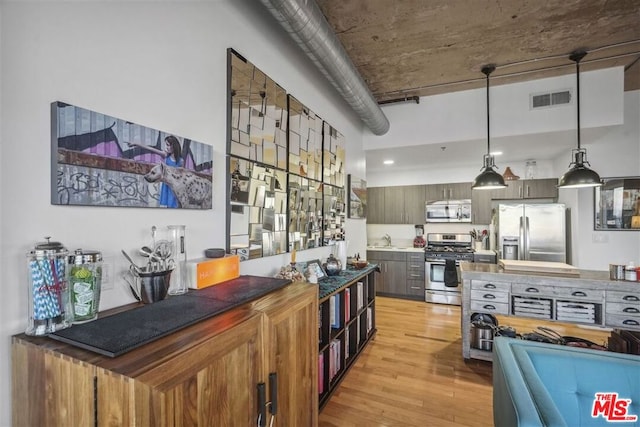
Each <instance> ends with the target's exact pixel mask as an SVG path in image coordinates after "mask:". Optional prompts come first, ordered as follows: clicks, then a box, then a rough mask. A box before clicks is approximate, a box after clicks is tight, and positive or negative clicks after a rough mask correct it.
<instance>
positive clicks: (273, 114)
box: [227, 49, 346, 261]
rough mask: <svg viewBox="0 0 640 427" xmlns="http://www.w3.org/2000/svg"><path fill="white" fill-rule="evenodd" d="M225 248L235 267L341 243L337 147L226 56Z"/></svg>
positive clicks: (307, 113) (267, 82)
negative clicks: (235, 261)
mask: <svg viewBox="0 0 640 427" xmlns="http://www.w3.org/2000/svg"><path fill="white" fill-rule="evenodd" d="M227 59H228V62H227V66H228V73H229V74H228V80H227V82H228V88H227V89H228V97H227V105H228V113H227V118H228V121H229V123H228V127H227V138H228V145H227V155H228V162H227V182H228V187H227V191H228V202H229V209H228V212H227V232H228V234H227V249H228V251H229V252H232V253H237V254H239V255H240V259H241V260H242V261H244V260H249V259H255V258H260V257H265V256H271V255H277V254H281V253H284V252H287V251H293V250H296V251H300V250H305V249H311V248H317V247H320V246H323V245H333V244H335V243H336V242H337V241H339V240H344V238H345V236H344V218H345V214H346V199H345V196H346V194H345V184H346V182H345V180H346V175H345V172H344V168H345V140H344V137H343V136H342V134H341V133H340V132H338V131H337V130H336V129H334V128H333V127H332V126H331V125H330V124H328V123H327V122H325V121H323V120H322V119H321V118H320V117H319V116H318V115H317V114H316V113H315V112H313V111H312V110H311V109H310V108H308V107H307V106H306V105H305V104H304V103H303V102H302V101H300V100H298V99H297V98H295V97H294V96H292V95H289V94H287V93H286V91H285V89H284V88H283V87H281V86H279V85H278V84H276V83H275V81H274V80H272V79H271V78H270V77H269V76H267V75H266V74H265V73H263V72H262V71H260V70H259V69H258V68H257V67H255V66H254V65H253V64H251V63H250V62H249V61H247V60H246V59H245V58H244V57H242V55H240V54H238V53H237V52H235V51H234V50H233V49H228V58H227Z"/></svg>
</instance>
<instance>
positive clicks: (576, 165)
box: [558, 150, 602, 188]
mask: <svg viewBox="0 0 640 427" xmlns="http://www.w3.org/2000/svg"><path fill="white" fill-rule="evenodd" d="M574 156H575V161H573V162H572V163H571V164H572V165H573V167H572V168H571V169H569V170H568V171H567V173H565V174H564V175H562V177H560V181H559V182H558V187H561V188H585V187H599V186H601V185H602V180H601V179H600V175H598V174H597V173H596V172H595V171H594V170H592V169H589V168H588V167H586V166H585V165H584V164H585V163H587V164H589V162H587V160H586V156H587V152H586V151H585V150H574Z"/></svg>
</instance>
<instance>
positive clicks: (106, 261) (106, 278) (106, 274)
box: [101, 257, 113, 291]
mask: <svg viewBox="0 0 640 427" xmlns="http://www.w3.org/2000/svg"><path fill="white" fill-rule="evenodd" d="M101 289H102V290H103V291H108V290H110V289H113V259H111V258H110V257H103V259H102V282H101Z"/></svg>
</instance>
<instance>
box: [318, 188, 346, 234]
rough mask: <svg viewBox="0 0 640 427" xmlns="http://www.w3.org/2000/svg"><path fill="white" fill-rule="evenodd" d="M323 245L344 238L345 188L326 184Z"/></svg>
mask: <svg viewBox="0 0 640 427" xmlns="http://www.w3.org/2000/svg"><path fill="white" fill-rule="evenodd" d="M323 196H324V221H323V245H324V246H328V245H334V244H336V242H338V241H340V240H344V237H345V236H344V220H345V215H346V211H345V203H344V200H345V198H344V196H345V190H344V188H340V187H335V186H332V185H324V192H323Z"/></svg>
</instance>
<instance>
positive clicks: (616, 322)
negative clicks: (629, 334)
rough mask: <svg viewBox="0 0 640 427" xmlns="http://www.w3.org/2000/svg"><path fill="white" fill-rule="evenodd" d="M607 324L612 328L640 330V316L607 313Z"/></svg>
mask: <svg viewBox="0 0 640 427" xmlns="http://www.w3.org/2000/svg"><path fill="white" fill-rule="evenodd" d="M605 326H608V327H610V328H622V329H635V330H640V318H639V317H632V316H625V315H620V314H609V313H607V314H606V316H605Z"/></svg>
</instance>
